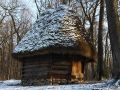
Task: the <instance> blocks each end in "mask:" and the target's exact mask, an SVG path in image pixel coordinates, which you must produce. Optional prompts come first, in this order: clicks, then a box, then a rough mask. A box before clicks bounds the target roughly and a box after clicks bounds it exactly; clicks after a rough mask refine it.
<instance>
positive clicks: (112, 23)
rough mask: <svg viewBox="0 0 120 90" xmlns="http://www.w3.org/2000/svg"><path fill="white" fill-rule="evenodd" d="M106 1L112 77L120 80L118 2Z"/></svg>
mask: <svg viewBox="0 0 120 90" xmlns="http://www.w3.org/2000/svg"><path fill="white" fill-rule="evenodd" d="M105 1H106V11H107V20H108V30H109V36H110V43H111V50H112V57H113V71H112V77H113V78H115V79H118V78H120V24H119V23H120V22H119V18H118V13H117V7H116V3H117V0H105Z"/></svg>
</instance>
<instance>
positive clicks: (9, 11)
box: [0, 0, 120, 81]
mask: <svg viewBox="0 0 120 90" xmlns="http://www.w3.org/2000/svg"><path fill="white" fill-rule="evenodd" d="M33 3H35V8H36V12H37V13H36V15H34V14H33V13H32V12H31V11H30V8H28V7H27V6H26V5H25V4H24V3H22V0H0V80H6V79H21V63H20V62H19V61H18V60H15V59H14V58H13V57H12V51H13V49H14V47H15V46H16V45H17V44H18V43H19V41H20V40H21V39H22V37H23V36H24V35H25V33H26V32H27V31H28V30H29V29H30V28H31V27H32V24H33V23H34V21H35V20H36V19H37V18H38V17H39V15H40V14H41V12H43V11H44V10H45V9H47V8H55V7H57V6H59V5H60V3H63V4H66V5H69V6H71V7H72V8H73V9H74V10H75V11H76V12H77V13H79V16H80V18H81V21H82V24H83V26H84V27H85V29H86V31H87V32H88V33H89V35H90V37H91V38H90V39H91V40H92V43H93V45H94V47H95V49H96V51H97V54H98V55H97V57H96V62H93V63H90V64H89V65H87V66H86V67H85V78H84V79H85V80H88V81H91V80H105V79H109V78H112V77H115V76H117V75H118V73H119V75H120V70H119V68H120V61H119V57H120V37H119V36H120V32H118V28H119V26H120V25H119V16H118V12H117V10H118V8H119V7H118V0H106V4H105V1H104V0H33ZM108 3H109V5H108ZM111 5H113V6H116V7H112V6H111ZM110 6H111V7H112V8H111V7H110ZM33 8H34V7H33ZM110 10H114V11H115V12H110ZM111 15H114V17H111ZM110 18H111V19H110ZM107 19H108V23H107ZM109 22H111V23H109ZM117 22H118V23H117ZM113 23H114V24H115V25H114V24H113ZM109 25H110V26H109ZM111 25H112V26H111ZM108 26H109V28H108ZM108 29H109V30H108ZM113 29H115V30H116V31H115V30H114V31H113V32H112V30H113ZM110 30H111V31H110ZM116 33H117V34H116ZM116 45H117V46H116ZM111 47H112V48H111ZM118 48H119V49H118ZM116 54H117V55H116ZM119 75H118V76H119Z"/></svg>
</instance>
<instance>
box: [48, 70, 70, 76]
mask: <svg viewBox="0 0 120 90" xmlns="http://www.w3.org/2000/svg"><path fill="white" fill-rule="evenodd" d="M50 73H51V74H60V75H61V74H64V75H67V74H69V71H63V70H52V71H51V72H50Z"/></svg>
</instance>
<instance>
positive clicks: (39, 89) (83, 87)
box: [0, 80, 120, 90]
mask: <svg viewBox="0 0 120 90" xmlns="http://www.w3.org/2000/svg"><path fill="white" fill-rule="evenodd" d="M20 82H21V81H20V80H6V81H0V90H120V86H119V85H117V86H116V85H114V86H106V83H96V84H75V85H51V86H25V87H23V86H20Z"/></svg>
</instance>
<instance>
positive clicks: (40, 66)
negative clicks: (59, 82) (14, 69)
mask: <svg viewBox="0 0 120 90" xmlns="http://www.w3.org/2000/svg"><path fill="white" fill-rule="evenodd" d="M48 66H49V64H39V65H24V66H23V68H24V69H25V68H36V67H39V68H42V67H48Z"/></svg>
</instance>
